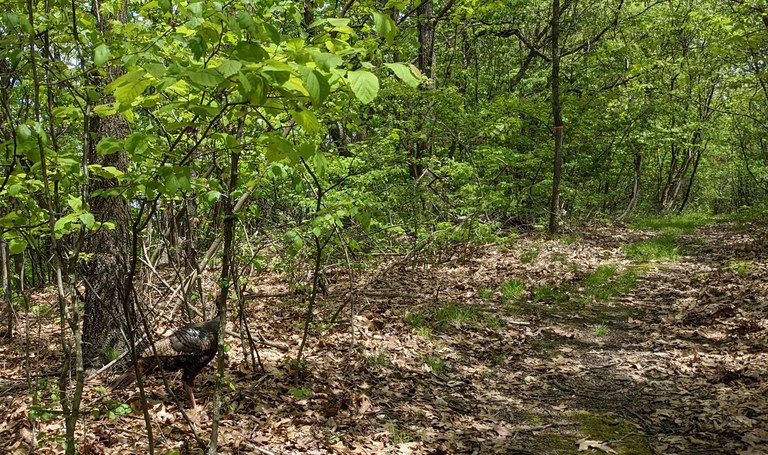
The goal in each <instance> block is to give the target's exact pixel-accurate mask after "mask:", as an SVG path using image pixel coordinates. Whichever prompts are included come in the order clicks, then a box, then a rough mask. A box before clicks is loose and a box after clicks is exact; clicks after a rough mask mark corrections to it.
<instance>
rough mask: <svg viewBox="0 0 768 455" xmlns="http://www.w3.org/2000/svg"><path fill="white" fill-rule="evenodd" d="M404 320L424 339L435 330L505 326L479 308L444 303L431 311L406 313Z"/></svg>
mask: <svg viewBox="0 0 768 455" xmlns="http://www.w3.org/2000/svg"><path fill="white" fill-rule="evenodd" d="M403 320H404V321H405V323H406V324H408V325H410V326H411V327H412V328H413V329H414V330H416V332H417V333H418V334H419V335H421V336H422V337H424V338H429V336H430V335H431V334H432V332H433V331H434V330H447V329H448V328H450V327H464V326H470V327H488V328H499V327H501V326H502V325H503V324H502V322H501V321H500V320H499V319H498V318H497V317H496V316H494V315H490V314H483V313H481V312H480V308H478V307H477V306H473V305H462V304H457V303H444V304H442V305H440V306H439V307H437V308H436V309H434V310H431V311H424V310H419V311H406V312H405V314H404V315H403Z"/></svg>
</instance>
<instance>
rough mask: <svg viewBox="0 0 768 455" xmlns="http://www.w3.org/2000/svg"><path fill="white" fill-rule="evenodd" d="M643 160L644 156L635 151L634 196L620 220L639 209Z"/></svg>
mask: <svg viewBox="0 0 768 455" xmlns="http://www.w3.org/2000/svg"><path fill="white" fill-rule="evenodd" d="M633 148H634V147H633ZM642 160H643V156H642V155H641V154H640V152H639V151H637V150H635V156H634V160H633V161H634V172H633V177H632V194H631V196H630V198H629V204H627V208H626V210H624V213H622V214H621V216H620V217H619V218H618V219H619V220H623V219H624V218H626V217H627V216H628V215H629V214H630V213H632V212H633V211H634V210H635V208H636V207H637V200H638V199H639V198H640V172H641V169H642Z"/></svg>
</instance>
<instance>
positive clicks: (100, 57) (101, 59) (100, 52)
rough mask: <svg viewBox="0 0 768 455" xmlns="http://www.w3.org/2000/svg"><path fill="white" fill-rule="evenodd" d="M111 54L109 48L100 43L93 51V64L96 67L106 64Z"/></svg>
mask: <svg viewBox="0 0 768 455" xmlns="http://www.w3.org/2000/svg"><path fill="white" fill-rule="evenodd" d="M111 55H112V52H111V51H110V50H109V46H107V45H106V44H105V43H101V44H99V45H98V46H96V49H94V50H93V64H94V65H96V66H102V65H103V64H105V63H107V60H109V57H110V56H111Z"/></svg>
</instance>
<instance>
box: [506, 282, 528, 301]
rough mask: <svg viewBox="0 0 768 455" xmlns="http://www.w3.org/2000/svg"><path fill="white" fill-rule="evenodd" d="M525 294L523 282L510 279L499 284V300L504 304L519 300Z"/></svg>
mask: <svg viewBox="0 0 768 455" xmlns="http://www.w3.org/2000/svg"><path fill="white" fill-rule="evenodd" d="M524 295H525V283H524V282H523V281H521V280H517V279H514V278H513V279H511V280H508V281H505V282H504V283H502V285H501V301H502V302H503V303H505V304H508V303H514V302H519V301H520V300H521V299H522V298H523V296H524Z"/></svg>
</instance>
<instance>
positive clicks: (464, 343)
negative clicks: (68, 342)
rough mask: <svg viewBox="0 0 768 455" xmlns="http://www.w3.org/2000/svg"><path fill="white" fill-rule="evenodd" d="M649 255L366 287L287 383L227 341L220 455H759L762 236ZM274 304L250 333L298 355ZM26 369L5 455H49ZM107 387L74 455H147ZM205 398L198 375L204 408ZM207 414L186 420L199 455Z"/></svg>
mask: <svg viewBox="0 0 768 455" xmlns="http://www.w3.org/2000/svg"><path fill="white" fill-rule="evenodd" d="M655 235H661V234H655V233H652V232H647V231H637V230H631V229H628V228H620V227H607V226H601V225H594V226H591V227H589V228H588V229H586V230H585V231H584V232H582V233H581V236H579V237H578V238H576V239H575V240H574V239H569V240H568V241H564V240H562V239H561V240H557V239H549V240H547V239H541V238H522V239H519V240H518V241H515V242H514V244H513V245H511V246H508V247H489V248H483V249H480V248H478V249H474V250H468V251H465V252H463V253H462V254H460V255H459V254H457V255H455V256H454V258H453V259H452V260H451V261H449V262H443V263H433V262H419V263H413V262H411V263H398V262H397V261H398V259H396V258H395V259H392V262H390V263H388V264H380V268H378V269H376V270H371V271H368V272H366V273H367V274H369V275H367V276H361V277H360V280H361V282H366V280H367V283H368V284H367V285H366V286H365V287H364V288H363V289H362V290H361V293H360V295H359V298H358V299H357V300H356V305H355V306H354V315H353V316H350V315H349V311H346V310H350V309H352V307H351V306H348V307H346V309H345V311H344V313H343V314H346V316H342V317H341V318H340V321H339V322H338V323H334V324H328V323H318V324H316V326H315V331H314V334H315V338H314V341H313V343H312V344H311V346H310V353H309V355H308V358H307V361H308V363H307V365H308V370H307V375H306V376H305V377H304V379H303V380H302V381H300V382H299V383H294V377H295V376H294V372H293V370H292V369H291V367H290V365H291V363H290V362H288V361H287V359H288V358H287V356H286V354H283V353H281V352H279V351H277V350H273V349H269V348H264V349H260V353H261V355H262V359H263V362H264V364H265V367H266V373H262V372H261V371H260V370H259V369H254V368H252V367H251V366H249V365H247V364H246V363H244V362H243V360H242V359H243V355H242V348H241V345H240V341H239V340H237V339H234V338H233V339H230V340H228V342H229V343H230V344H231V345H232V351H231V352H230V359H229V362H230V363H229V365H230V366H229V370H228V376H227V380H228V382H229V383H230V384H231V386H232V387H231V389H229V390H227V392H226V393H225V396H224V397H223V398H224V400H223V401H224V409H223V422H222V432H223V434H224V438H223V443H222V453H224V452H230V453H429V454H440V453H509V454H514V453H520V454H576V453H579V449H580V448H583V449H590V450H593V451H594V452H595V453H614V452H615V453H623V454H652V453H663V454H706V453H728V454H734V453H739V454H751V453H754V454H757V453H765V452H766V451H768V385H766V383H767V382H768V381H766V379H768V378H767V376H768V345H767V344H766V342H767V341H768V319H766V314H768V303H767V302H768V300H766V297H765V296H766V283H767V280H768V273H766V272H767V270H766V269H768V262H767V261H766V259H767V258H768V251H766V245H765V233H764V231H763V229H761V228H758V227H755V226H747V227H745V228H743V229H736V228H733V227H731V226H729V225H727V224H717V225H709V226H704V227H701V228H699V229H698V230H697V231H695V232H694V233H685V234H680V235H676V236H675V241H676V242H677V243H678V246H679V252H680V256H679V257H678V258H677V260H664V261H653V260H650V261H647V260H643V261H640V260H635V259H630V258H628V256H627V254H626V253H625V250H626V249H627V248H626V246H627V245H630V244H632V243H633V242H636V241H638V240H648V239H650V238H653V237H654V236H655ZM665 235H668V234H665ZM382 270H386V273H381V272H382ZM606 271H607V272H606ZM625 271H631V272H632V273H631V275H630V274H624V275H622V273H624V272H625ZM603 272H605V273H603ZM376 273H379V275H378V278H375V279H373V278H371V277H373V276H375V274H376ZM599 273H603V275H602V276H603V278H599V277H598V278H594V277H596V276H598V275H599ZM622 277H624V278H626V280H625V281H624V282H622V281H621V280H622V279H624V278H622ZM330 279H331V283H330V288H329V289H330V294H329V296H328V297H327V298H326V300H325V302H323V304H324V307H323V308H322V310H321V314H320V319H319V320H321V321H322V320H323V317H328V316H330V315H331V314H333V312H334V310H335V309H337V308H338V306H339V305H341V304H343V303H344V302H345V300H344V298H345V295H344V291H345V290H346V289H347V288H348V283H347V282H346V280H347V278H346V276H344V274H343V273H337V274H335V275H330ZM590 280H592V281H593V282H594V283H596V284H594V283H593V284H590ZM600 280H603V281H600ZM282 281H283V279H282V278H281V277H276V276H267V277H257V278H254V281H253V282H254V283H256V284H258V286H256V285H254V289H255V292H256V293H262V294H267V293H272V294H274V293H275V292H274V291H275V289H278V290H280V289H281V287H282V284H281V283H282ZM212 284H214V283H212ZM285 295H286V297H283V298H280V297H270V298H261V299H257V300H255V301H252V302H249V307H248V317H249V320H250V321H251V324H252V328H253V329H256V330H259V331H260V332H261V333H262V335H263V336H264V337H265V338H267V339H272V340H276V341H281V342H284V343H287V344H289V345H290V346H291V347H292V350H291V351H290V353H289V355H295V349H296V346H297V344H298V340H299V332H300V331H299V329H298V328H297V324H298V321H300V318H301V315H302V313H303V311H304V308H303V307H302V306H301V305H299V304H297V303H295V302H292V301H291V298H290V297H287V295H288V294H287V293H286V294H285ZM50 297H51V296H50V295H47V296H46V295H40V296H38V299H39V300H40V301H41V302H42V301H45V299H47V298H50ZM51 301H52V300H51ZM37 321H38V319H34V320H33V321H32V322H33V323H32V324H30V337H29V343H30V347H31V348H32V352H33V353H34V354H35V355H36V356H37V357H36V358H35V359H36V360H34V362H35V365H36V367H37V368H41V369H42V370H41V371H45V370H44V368H46V367H47V368H48V369H49V370H50V369H53V368H55V366H56V359H57V350H56V346H57V343H58V342H57V340H56V333H57V331H56V330H57V325H56V324H55V323H54V321H52V320H50V318H40V319H39V321H41V322H42V323H43V324H42V325H39V324H37ZM352 334H354V335H352ZM52 347H53V348H52ZM24 349H25V337H23V336H19V337H17V338H16V339H15V340H14V341H13V342H12V344H11V345H8V346H2V348H0V364H1V365H3V366H4V368H2V369H1V370H0V383H1V384H8V385H9V387H5V386H3V390H4V393H3V394H2V396H1V397H0V409H2V411H3V412H4V413H5V418H4V420H3V421H2V422H1V423H0V446H4V447H6V448H7V451H8V452H9V453H26V451H28V450H29V449H30V447H31V445H36V446H37V448H38V451H40V452H41V453H57V452H60V451H61V447H60V442H59V439H57V438H59V437H60V436H61V434H62V431H63V425H62V422H61V420H60V418H59V417H60V416H57V415H56V414H55V413H49V414H45V413H44V412H42V411H45V410H47V409H48V408H50V409H53V410H55V409H56V403H55V400H54V399H53V398H52V397H51V396H50V392H48V393H47V394H46V393H41V394H40V395H39V398H38V404H39V406H40V410H36V411H35V412H36V413H37V414H36V419H35V420H34V421H35V425H34V426H33V425H32V424H31V421H30V419H29V411H30V409H33V408H32V401H31V398H30V394H29V392H28V390H26V388H20V387H18V386H17V385H18V384H20V383H23V381H24V377H25V374H26V373H25V369H24V368H23V365H25V364H24V362H26V359H25V358H24V356H23V355H22V354H19V353H21V352H24ZM105 381H106V380H105V378H93V379H91V380H89V382H88V384H87V386H86V392H85V401H84V403H85V404H84V411H85V415H84V417H83V418H82V419H81V425H80V429H79V435H80V438H81V439H80V440H81V450H83V451H84V452H86V451H87V453H145V452H146V450H147V448H146V438H145V437H144V436H143V435H144V429H143V426H144V422H143V420H142V418H141V413H140V412H138V411H134V412H128V413H126V414H125V415H120V413H117V414H115V412H114V411H115V409H116V406H119V404H120V403H122V402H123V401H126V402H128V403H130V404H132V406H134V408H137V407H138V401H137V398H136V396H137V393H135V392H125V393H123V394H120V395H110V394H108V393H106V392H104V391H103V390H102V389H100V386H103V385H104V383H105ZM212 383H213V376H212V369H210V368H209V369H208V370H206V371H205V372H204V373H203V374H201V376H200V377H199V378H198V381H197V385H196V388H197V389H198V390H199V392H198V393H197V394H198V396H199V397H206V396H208V395H210V393H211V390H212ZM178 384H179V383H178V381H175V382H173V385H172V391H173V392H174V393H175V394H177V395H179V396H183V391H180V389H181V388H180V386H179V385H178ZM11 385H13V386H14V387H10V386H11ZM149 392H150V399H151V403H150V405H151V406H152V409H151V410H150V413H151V414H152V418H153V422H154V424H155V431H156V432H157V435H156V441H157V444H158V447H159V448H160V449H159V452H158V453H168V452H169V451H172V450H177V451H179V452H181V453H185V452H190V453H195V449H194V448H193V447H191V446H190V444H191V443H190V442H189V440H190V439H191V438H190V437H189V434H190V432H191V430H190V428H189V427H188V425H187V424H186V423H185V421H184V420H183V419H182V418H181V416H180V413H179V411H178V409H177V408H176V406H175V405H173V404H172V400H170V399H169V397H168V396H167V394H166V392H165V391H164V390H163V387H162V381H160V380H159V379H158V380H150V389H149ZM200 401H203V399H202V398H201V399H200ZM182 403H183V404H185V405H186V403H184V401H182ZM210 406H211V405H210V403H208V402H207V400H206V403H205V406H204V407H203V408H202V409H200V410H195V411H192V412H191V413H190V415H191V417H192V421H193V422H194V424H195V429H196V431H198V432H199V433H200V435H201V436H202V437H203V438H205V437H206V435H207V434H208V433H209V430H210ZM122 409H125V408H122ZM41 410H42V411H41ZM93 411H100V412H93ZM109 411H112V413H111V414H110V412H109ZM33 429H34V430H35V433H34V434H33V433H32V430H33ZM33 440H34V442H33Z"/></svg>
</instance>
